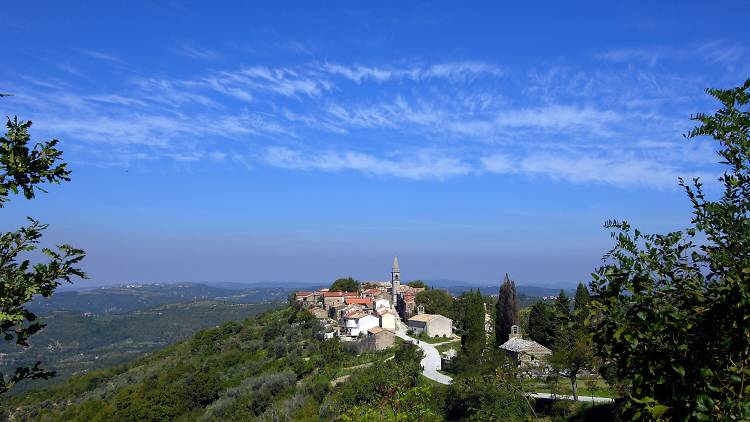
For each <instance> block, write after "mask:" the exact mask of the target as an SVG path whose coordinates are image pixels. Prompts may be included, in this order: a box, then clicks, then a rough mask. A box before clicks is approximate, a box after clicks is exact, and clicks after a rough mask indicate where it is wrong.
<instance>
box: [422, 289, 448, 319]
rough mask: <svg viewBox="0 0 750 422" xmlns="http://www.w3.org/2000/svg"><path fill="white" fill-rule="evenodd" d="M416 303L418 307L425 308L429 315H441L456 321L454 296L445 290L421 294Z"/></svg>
mask: <svg viewBox="0 0 750 422" xmlns="http://www.w3.org/2000/svg"><path fill="white" fill-rule="evenodd" d="M414 301H415V302H416V304H417V305H422V306H424V311H425V312H426V313H428V314H439V315H443V316H446V317H448V318H451V319H454V314H453V310H454V308H453V307H454V304H453V302H454V300H453V296H451V295H450V293H448V292H446V291H445V290H440V289H428V290H425V291H423V292H419V293H417V295H416V296H415V297H414Z"/></svg>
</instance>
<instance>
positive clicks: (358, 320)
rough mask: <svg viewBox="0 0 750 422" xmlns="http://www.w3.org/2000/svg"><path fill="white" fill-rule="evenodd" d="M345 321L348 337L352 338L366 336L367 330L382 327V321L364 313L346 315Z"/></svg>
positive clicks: (357, 312) (355, 312)
mask: <svg viewBox="0 0 750 422" xmlns="http://www.w3.org/2000/svg"><path fill="white" fill-rule="evenodd" d="M343 320H344V328H345V330H346V335H348V336H351V337H357V336H359V335H360V334H366V333H367V330H369V329H370V328H374V327H378V326H379V325H380V319H378V318H377V317H375V316H373V315H370V314H366V313H364V312H362V311H354V312H351V313H348V314H345V315H344V318H343Z"/></svg>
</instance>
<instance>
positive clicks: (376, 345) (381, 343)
mask: <svg viewBox="0 0 750 422" xmlns="http://www.w3.org/2000/svg"><path fill="white" fill-rule="evenodd" d="M395 342H396V336H395V335H394V334H393V333H392V332H390V331H388V330H384V329H382V328H380V327H373V328H370V329H368V330H367V336H365V337H364V338H363V339H361V340H360V342H359V347H358V351H359V352H360V353H362V352H377V351H380V350H385V349H387V348H389V347H392V346H393V345H394V344H395Z"/></svg>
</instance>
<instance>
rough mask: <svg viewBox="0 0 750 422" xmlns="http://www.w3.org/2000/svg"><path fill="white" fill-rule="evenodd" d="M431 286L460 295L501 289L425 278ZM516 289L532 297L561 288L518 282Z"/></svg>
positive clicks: (493, 293)
mask: <svg viewBox="0 0 750 422" xmlns="http://www.w3.org/2000/svg"><path fill="white" fill-rule="evenodd" d="M424 282H425V283H427V284H428V285H429V286H432V287H437V288H441V289H446V290H448V292H449V293H451V294H452V295H455V296H458V295H460V294H461V293H463V292H465V291H468V290H471V289H475V290H476V289H479V291H481V292H482V294H483V295H496V294H497V292H498V290H499V289H500V284H499V283H498V284H479V283H470V282H465V281H457V280H424ZM516 289H517V291H518V294H519V295H525V296H530V297H544V296H556V295H557V294H558V293H559V292H560V289H559V288H553V287H542V286H531V285H524V284H517V285H516ZM565 290H566V292H574V291H575V289H565Z"/></svg>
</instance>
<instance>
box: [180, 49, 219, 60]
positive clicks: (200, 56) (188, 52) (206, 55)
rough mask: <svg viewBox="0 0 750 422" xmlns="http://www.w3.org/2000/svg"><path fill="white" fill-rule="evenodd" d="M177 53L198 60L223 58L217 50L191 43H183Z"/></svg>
mask: <svg viewBox="0 0 750 422" xmlns="http://www.w3.org/2000/svg"><path fill="white" fill-rule="evenodd" d="M177 53H178V54H180V55H182V56H185V57H188V58H191V59H197V60H216V59H219V58H221V54H219V53H218V52H216V51H213V50H209V49H203V48H196V47H193V46H190V45H183V46H182V47H180V48H179V49H177Z"/></svg>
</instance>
